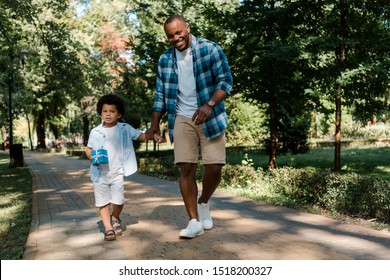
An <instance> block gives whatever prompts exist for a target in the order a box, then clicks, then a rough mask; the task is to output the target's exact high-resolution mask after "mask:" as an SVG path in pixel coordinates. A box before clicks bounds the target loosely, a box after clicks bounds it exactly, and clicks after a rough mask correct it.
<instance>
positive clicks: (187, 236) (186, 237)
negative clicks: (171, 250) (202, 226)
mask: <svg viewBox="0 0 390 280" xmlns="http://www.w3.org/2000/svg"><path fill="white" fill-rule="evenodd" d="M202 234H204V230H202V231H201V232H199V233H198V234H197V235H194V236H189V235H179V238H180V239H192V238H195V237H197V236H199V235H202Z"/></svg>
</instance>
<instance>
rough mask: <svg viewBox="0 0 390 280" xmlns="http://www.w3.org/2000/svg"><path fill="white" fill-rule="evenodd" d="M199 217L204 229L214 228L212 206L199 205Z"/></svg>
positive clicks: (206, 204)
mask: <svg viewBox="0 0 390 280" xmlns="http://www.w3.org/2000/svg"><path fill="white" fill-rule="evenodd" d="M198 215H199V221H200V222H201V223H202V225H203V229H206V230H209V229H212V228H213V219H212V218H211V215H210V205H209V204H208V203H198Z"/></svg>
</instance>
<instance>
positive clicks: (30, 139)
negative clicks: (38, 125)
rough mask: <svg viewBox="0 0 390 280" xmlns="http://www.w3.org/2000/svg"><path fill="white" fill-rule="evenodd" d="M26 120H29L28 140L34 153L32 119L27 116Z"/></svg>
mask: <svg viewBox="0 0 390 280" xmlns="http://www.w3.org/2000/svg"><path fill="white" fill-rule="evenodd" d="M26 119H27V127H28V139H29V141H30V150H31V151H33V150H34V145H33V142H32V136H31V124H30V118H29V116H28V114H26Z"/></svg>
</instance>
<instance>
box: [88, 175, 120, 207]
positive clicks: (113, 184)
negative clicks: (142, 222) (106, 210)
mask: <svg viewBox="0 0 390 280" xmlns="http://www.w3.org/2000/svg"><path fill="white" fill-rule="evenodd" d="M123 183H124V179H123V174H122V173H120V174H108V173H106V172H104V171H103V172H102V173H101V174H100V176H99V181H98V182H94V183H93V190H94V193H95V205H96V207H102V206H105V205H107V204H109V203H112V204H116V205H123V204H124V202H125V194H124V185H123Z"/></svg>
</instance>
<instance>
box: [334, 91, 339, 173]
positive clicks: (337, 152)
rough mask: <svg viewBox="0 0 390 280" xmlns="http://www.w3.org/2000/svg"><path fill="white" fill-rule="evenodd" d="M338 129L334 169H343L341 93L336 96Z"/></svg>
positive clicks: (335, 142) (336, 132) (335, 141)
mask: <svg viewBox="0 0 390 280" xmlns="http://www.w3.org/2000/svg"><path fill="white" fill-rule="evenodd" d="M337 91H339V92H340V91H341V86H340V85H339V86H338V89H337ZM335 122H336V131H335V140H334V165H333V169H334V171H340V170H341V95H340V94H338V95H337V96H336V118H335Z"/></svg>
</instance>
